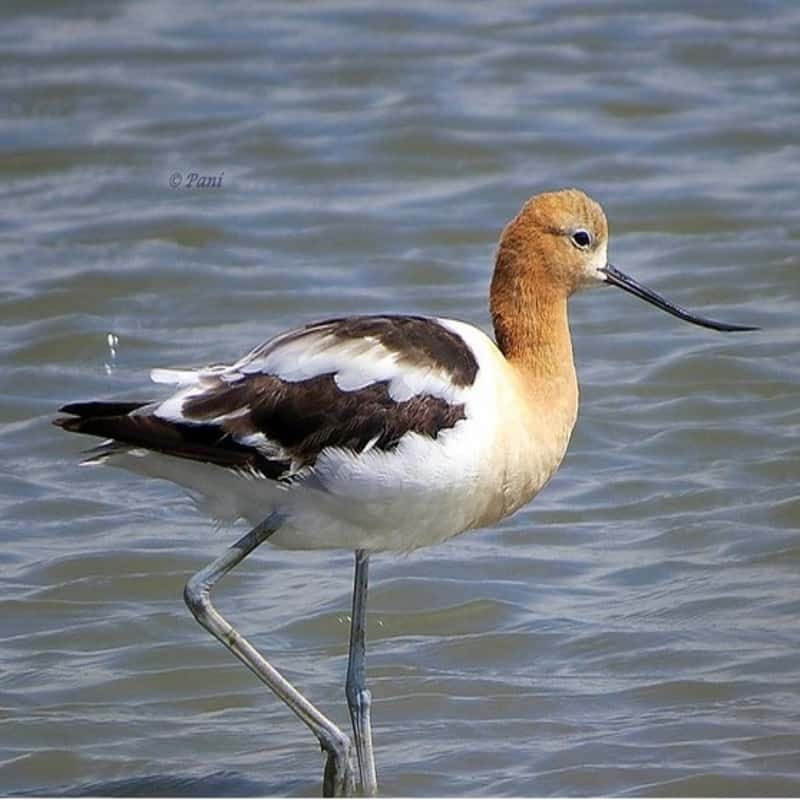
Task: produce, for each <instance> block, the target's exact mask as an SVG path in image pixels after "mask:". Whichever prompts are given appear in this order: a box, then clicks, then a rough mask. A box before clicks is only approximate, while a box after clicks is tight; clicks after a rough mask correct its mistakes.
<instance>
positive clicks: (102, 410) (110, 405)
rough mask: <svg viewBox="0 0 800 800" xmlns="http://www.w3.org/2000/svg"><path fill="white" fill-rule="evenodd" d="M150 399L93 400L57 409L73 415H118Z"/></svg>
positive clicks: (129, 411) (146, 403)
mask: <svg viewBox="0 0 800 800" xmlns="http://www.w3.org/2000/svg"><path fill="white" fill-rule="evenodd" d="M149 403H150V401H149V400H148V401H145V402H127V403H114V402H104V401H102V400H93V401H91V402H88V403H68V404H67V405H65V406H61V408H59V409H58V410H59V411H60V412H62V413H63V414H71V415H72V416H74V417H119V416H123V415H125V414H130V413H131V411H136V409H137V408H142V406H146V405H149Z"/></svg>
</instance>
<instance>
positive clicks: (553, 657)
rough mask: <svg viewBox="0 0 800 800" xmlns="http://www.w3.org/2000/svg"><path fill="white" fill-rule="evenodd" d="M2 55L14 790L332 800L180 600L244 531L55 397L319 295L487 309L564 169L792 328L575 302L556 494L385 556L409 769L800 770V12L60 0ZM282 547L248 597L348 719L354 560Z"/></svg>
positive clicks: (647, 236)
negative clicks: (498, 274) (101, 449)
mask: <svg viewBox="0 0 800 800" xmlns="http://www.w3.org/2000/svg"><path fill="white" fill-rule="evenodd" d="M0 44H1V45H2V46H0V107H2V109H3V113H2V118H1V119H0V186H1V187H2V189H1V191H2V214H1V215H0V279H2V284H0V321H1V324H2V340H0V348H1V352H2V358H3V365H2V373H0V380H2V392H1V393H0V425H1V426H2V427H1V428H0V430H2V437H1V438H0V464H2V469H0V531H2V543H3V553H4V556H3V559H2V564H3V566H2V571H1V572H0V574H2V581H1V582H0V726H1V727H0V730H2V735H0V792H3V793H55V794H61V793H69V794H85V793H93V794H106V795H115V794H120V795H153V794H161V795H164V794H167V795H170V794H184V795H187V794H192V795H197V794H203V795H213V794H220V795H254V794H266V795H271V794H289V795H303V794H316V793H318V791H319V781H320V777H321V769H322V761H321V756H320V752H319V748H318V747H317V746H316V743H315V741H314V740H313V738H312V737H311V736H310V735H309V734H308V732H307V731H306V730H305V729H304V728H303V727H302V726H301V725H300V724H299V723H298V722H297V721H296V720H295V719H293V718H292V717H291V715H290V714H289V713H288V712H287V711H286V710H285V709H284V708H283V707H282V706H281V704H280V703H279V702H277V701H276V700H275V698H274V697H272V696H271V695H270V694H269V693H268V692H267V691H266V690H265V689H264V688H263V687H262V686H261V685H260V684H259V683H258V682H257V681H256V680H255V678H254V677H253V676H251V675H250V673H248V672H247V671H246V670H245V669H244V668H242V667H241V666H239V665H238V664H236V663H235V662H234V661H233V660H232V659H231V657H230V656H229V654H228V653H227V652H226V651H225V650H224V649H223V648H222V647H220V646H219V645H218V644H217V643H216V642H214V641H213V640H211V639H210V637H209V636H208V635H207V634H206V633H205V632H204V631H203V630H202V629H201V628H200V627H199V626H198V625H197V624H196V623H195V622H194V621H193V620H192V619H191V617H190V616H189V614H188V613H187V611H186V610H185V608H184V606H183V603H182V601H181V591H182V587H183V583H184V580H185V579H186V577H187V576H188V575H189V574H191V573H192V572H194V571H196V570H197V569H199V568H200V567H201V566H202V565H204V564H205V563H206V562H208V561H209V560H210V559H211V558H213V557H214V556H215V555H216V554H218V553H219V552H220V551H221V550H222V549H223V548H224V547H225V545H226V544H227V543H229V542H230V541H232V540H233V538H234V537H235V536H236V535H237V533H238V532H237V531H234V530H223V531H216V530H215V529H214V527H213V525H212V524H211V523H209V522H208V521H207V520H206V519H204V518H203V517H202V516H200V515H199V514H198V513H197V512H196V511H195V510H194V509H193V508H192V506H191V505H190V504H189V503H188V501H186V500H184V499H183V497H182V495H181V494H180V493H179V492H178V491H177V490H176V489H174V488H173V487H171V486H170V485H168V484H161V483H159V482H155V481H152V482H150V481H145V480H143V479H140V478H137V477H135V476H132V475H128V474H126V473H124V472H121V471H117V470H113V469H106V468H93V469H92V468H78V467H77V466H76V465H77V463H78V460H79V457H80V454H79V451H80V449H81V447H82V446H83V444H84V443H82V442H81V441H80V440H78V439H77V438H76V437H71V436H68V435H66V434H64V433H62V432H60V431H58V430H56V429H55V428H53V427H52V426H51V425H50V424H49V421H50V419H51V418H52V416H53V414H54V411H55V409H56V407H57V406H58V405H60V404H62V403H64V402H69V401H71V400H77V399H88V398H94V397H124V396H129V397H130V396H132V397H133V398H145V399H146V398H148V397H150V396H151V395H152V394H153V393H154V392H157V391H158V390H157V389H154V388H151V387H150V386H149V384H148V370H149V368H150V367H151V366H176V365H196V364H202V363H207V362H209V361H222V360H226V359H231V358H235V357H236V356H238V355H239V354H240V353H242V352H243V351H245V350H246V349H248V348H249V347H251V346H252V345H254V344H256V343H258V342H259V341H261V340H263V339H265V338H267V337H268V336H270V335H272V334H274V333H276V332H278V331H280V330H282V329H284V328H285V327H287V326H291V325H296V324H298V323H299V322H301V321H308V320H311V319H314V318H317V317H324V316H334V315H337V314H342V313H350V312H357V311H363V312H375V311H385V310H393V311H414V312H418V313H428V314H441V315H448V316H454V317H458V318H461V319H465V320H468V321H470V322H472V323H474V324H477V325H479V326H481V327H484V328H486V329H488V324H489V318H488V313H487V309H486V289H487V282H488V279H489V275H490V271H491V266H492V255H493V249H494V246H495V242H496V240H497V236H498V234H499V231H500V229H501V227H502V225H503V224H504V223H505V221H506V220H507V219H508V218H509V217H510V216H511V215H513V214H514V213H515V212H516V210H517V209H518V207H519V206H520V204H521V203H522V202H523V201H524V199H525V198H526V197H528V196H529V195H530V194H533V193H535V192H537V191H541V190H543V189H548V188H555V187H560V186H565V185H577V186H580V187H582V188H584V189H586V190H587V191H589V192H590V193H591V194H592V195H594V196H595V197H597V198H598V199H599V200H600V201H601V202H603V204H604V205H605V207H606V210H607V212H608V215H609V218H610V222H611V228H612V247H611V257H612V259H613V260H614V262H615V263H616V264H618V265H619V266H620V267H621V268H623V269H625V270H627V271H630V272H632V273H633V274H635V275H636V276H637V277H639V278H640V279H641V280H643V281H645V282H647V283H649V284H651V285H653V286H654V287H655V288H657V289H659V290H660V291H663V292H664V293H666V294H668V295H669V296H671V297H672V298H673V299H675V300H676V301H677V302H680V303H682V304H686V305H688V306H690V307H692V308H695V309H697V310H699V311H701V312H703V313H707V314H709V315H712V316H717V317H719V318H722V319H726V320H727V319H729V320H731V321H742V322H752V323H754V324H757V325H760V326H762V328H763V330H762V331H761V332H759V333H756V334H740V335H728V336H726V335H724V334H719V333H714V332H711V331H704V330H701V329H698V328H692V327H690V326H687V325H684V324H682V323H680V322H678V321H677V320H675V319H673V318H670V317H668V316H666V315H663V314H660V313H659V312H657V311H656V310H654V309H653V308H652V307H650V306H647V305H644V304H642V303H640V302H638V301H636V300H635V299H633V298H632V297H630V296H629V295H624V294H622V293H621V292H616V291H612V290H610V289H609V290H606V291H597V292H594V293H589V294H587V295H585V296H581V297H578V298H576V299H575V300H574V301H573V303H572V312H571V322H572V329H573V334H574V339H575V349H576V359H577V362H578V370H579V375H580V378H581V385H582V398H581V399H582V407H581V415H580V419H579V423H578V427H577V430H576V433H575V436H574V438H573V441H572V446H571V449H570V452H569V454H568V456H567V458H566V461H565V463H564V465H563V467H562V469H561V471H560V472H559V474H558V475H557V476H556V478H555V479H554V480H553V482H552V484H551V485H550V486H549V487H548V488H547V489H546V490H545V492H544V493H543V494H542V495H541V496H540V497H539V498H538V499H537V500H536V501H535V502H534V503H533V504H532V505H531V506H530V507H529V508H526V509H524V510H523V511H521V512H520V513H518V514H517V515H516V516H514V517H513V518H511V519H509V520H507V521H505V522H504V523H503V524H501V525H498V526H497V527H496V528H494V529H492V530H488V531H482V532H476V533H471V534H468V535H465V536H463V537H461V538H459V539H456V540H454V541H452V542H450V543H448V544H445V545H442V546H440V547H436V548H432V549H429V550H424V551H420V552H416V553H414V554H412V555H410V556H395V555H389V554H386V555H381V556H378V557H376V558H374V559H373V568H372V575H371V578H372V588H371V595H370V613H371V616H370V623H369V636H370V647H369V674H370V679H371V684H372V688H373V691H374V694H375V698H376V701H375V709H374V714H375V736H376V746H377V757H378V768H379V778H380V781H381V786H382V790H383V792H384V793H386V794H402V795H433V794H436V795H442V794H444V795H453V794H466V795H475V796H477V795H489V794H491V795H531V794H533V795H552V794H557V795H573V796H577V795H587V794H612V795H630V794H640V795H721V794H725V795H741V794H755V795H777V794H795V795H796V794H800V696H798V693H799V692H800V535H798V530H797V529H798V523H800V501H798V488H797V487H798V480H799V479H800V467H799V464H800V418H798V388H800V366H799V365H798V355H797V354H798V328H799V327H800V326H799V325H798V311H799V310H800V309H799V307H798V302H797V295H798V286H799V285H800V279H799V278H798V275H799V274H800V273H798V255H797V251H798V244H799V243H800V225H798V211H797V209H798V206H799V205H800V203H799V202H798V185H800V166H799V165H800V147H799V146H798V145H799V144H800V142H799V141H798V130H799V129H800V101H799V100H798V98H800V6H798V5H797V4H796V3H793V2H785V3H779V2H773V3H770V2H762V3H754V2H753V3H749V2H744V1H742V2H722V0H720V1H719V2H706V3H692V2H672V3H664V4H655V3H647V2H643V1H642V2H636V0H610V2H605V3H596V2H588V1H587V2H582V1H576V2H566V3H561V2H558V3H557V2H549V3H548V2H539V3H529V4H522V3H512V2H508V3H479V2H475V3H459V4H450V3H444V2H435V1H432V0H429V1H428V2H424V3H404V4H400V5H393V6H390V5H389V4H384V5H383V6H382V5H381V4H378V3H375V4H368V3H357V2H353V3H339V2H329V3H315V2H304V3H286V4H279V3H272V4H268V5H267V4H264V5H259V4H255V3H252V4H251V3H247V2H242V3H226V4H224V6H223V5H222V4H219V5H218V4H215V3H211V2H196V3H192V4H189V3H186V4H180V5H179V4H177V3H161V2H154V1H153V2H139V1H134V0H131V2H120V3H114V4H111V3H102V2H83V3H73V4H69V6H67V5H63V4H60V3H56V2H46V1H45V0H37V1H36V2H27V3H5V4H3V5H2V6H0ZM192 173H196V174H197V178H194V179H193V178H192V177H191V175H192ZM201 177H205V178H207V179H210V178H215V179H217V180H215V181H214V183H216V184H218V185H216V186H209V185H206V186H205V187H203V188H201V187H199V186H198V184H199V183H201V180H200V178H201ZM171 181H172V182H173V183H175V184H180V186H176V187H175V188H173V187H172V186H171V185H170V182H171ZM202 183H205V184H209V183H211V181H210V180H206V181H202ZM189 184H191V185H189ZM109 334H112V335H113V336H112V338H111V339H110V340H109V338H108V337H109ZM113 337H117V338H116V339H115V338H113ZM263 550H264V552H259V553H257V554H256V555H254V556H253V557H252V558H251V559H249V560H248V561H247V562H246V563H245V564H244V565H242V567H241V568H240V569H239V570H238V571H237V572H236V573H235V574H233V575H232V576H231V577H230V578H229V579H228V580H227V581H226V582H225V583H224V584H223V586H222V587H221V589H220V593H219V598H220V604H221V606H222V608H223V610H225V611H227V612H229V613H230V615H231V616H232V618H233V619H234V620H235V621H236V622H238V623H239V624H240V626H241V628H242V630H243V631H245V632H246V633H247V634H249V635H251V636H252V638H253V640H254V641H255V642H256V643H257V644H258V645H259V646H260V647H262V648H263V649H264V650H265V652H266V653H268V654H269V655H270V656H271V657H272V658H273V659H274V662H275V663H276V665H278V666H279V667H281V668H283V669H285V671H286V673H287V675H288V676H289V677H290V678H291V679H293V680H295V681H296V682H297V684H298V685H299V686H300V687H301V688H302V689H303V690H304V691H306V692H307V693H308V694H309V695H310V696H311V697H312V698H313V699H314V700H316V701H317V702H318V703H319V704H320V705H321V706H322V707H323V708H324V709H325V710H326V711H328V712H329V713H330V714H331V715H332V716H333V718H334V719H336V720H337V721H338V722H340V723H341V724H342V725H346V724H347V714H346V708H345V703H344V696H343V688H342V687H343V681H344V668H345V650H346V639H347V631H348V625H347V614H348V612H349V603H350V583H351V570H352V564H351V555H350V554H348V553H306V554H303V553H296V554H292V553H285V552H281V551H277V550H275V549H270V548H268V547H265V548H263Z"/></svg>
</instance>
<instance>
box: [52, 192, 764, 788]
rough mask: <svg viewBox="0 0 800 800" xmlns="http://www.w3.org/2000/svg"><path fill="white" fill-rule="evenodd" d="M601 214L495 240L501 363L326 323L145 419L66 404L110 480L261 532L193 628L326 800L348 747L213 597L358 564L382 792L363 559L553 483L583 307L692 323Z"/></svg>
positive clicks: (570, 212) (571, 198) (504, 509)
mask: <svg viewBox="0 0 800 800" xmlns="http://www.w3.org/2000/svg"><path fill="white" fill-rule="evenodd" d="M607 242H608V226H607V222H606V218H605V215H604V214H603V211H602V209H601V208H600V206H599V205H598V204H597V203H596V202H594V201H593V200H591V199H590V198H589V197H587V196H586V195H585V194H583V193H582V192H580V191H577V190H575V189H569V190H564V191H560V192H553V193H549V194H541V195H538V196H537V197H534V198H532V199H531V200H529V201H528V202H527V203H526V204H525V205H524V206H523V208H522V210H521V211H520V213H519V214H518V215H517V216H516V217H515V218H514V219H513V220H512V221H511V222H510V223H509V224H508V225H507V226H506V228H505V230H504V231H503V234H502V237H501V239H500V246H499V249H498V251H497V259H496V263H495V270H494V276H493V278H492V284H491V296H490V305H491V313H492V320H493V322H494V331H495V337H496V341H497V344H495V343H494V342H492V340H491V339H489V337H488V336H486V335H485V334H484V333H483V332H482V331H480V330H478V329H477V328H474V327H473V326H471V325H468V324H466V323H464V322H457V321H455V320H450V319H428V318H423V317H416V316H394V315H380V316H362V317H349V318H343V319H331V320H326V321H324V322H318V323H316V324H312V325H306V326H305V327H304V328H299V329H297V330H292V331H289V332H288V333H284V334H281V335H279V336H276V337H275V338H273V339H270V340H269V341H267V342H265V343H264V344H262V345H259V346H258V347H256V348H255V350H253V351H251V352H250V353H248V354H247V355H246V356H244V357H243V358H242V359H240V360H239V361H237V362H236V363H235V364H233V365H230V366H225V365H214V366H211V367H207V368H205V369H198V370H172V369H157V370H154V371H153V373H152V379H153V380H154V381H155V382H156V383H165V384H172V385H174V386H177V387H178V389H177V391H176V392H175V393H174V394H172V395H171V396H170V397H167V398H166V399H165V400H157V401H153V402H147V403H141V402H134V403H125V402H89V403H73V404H70V405H67V406H64V407H63V408H62V409H61V411H63V412H64V413H66V414H69V415H70V416H68V417H60V418H58V419H57V420H56V424H58V425H60V426H61V427H62V428H65V429H66V430H68V431H75V432H78V433H88V434H92V435H95V436H103V437H106V438H107V441H105V442H103V443H102V444H100V445H99V446H98V447H97V448H96V449H94V450H93V451H91V456H90V458H89V459H87V463H100V462H105V463H109V464H115V465H118V466H123V467H126V468H129V469H132V470H134V471H137V472H140V473H144V474H146V475H151V476H157V477H160V478H167V479H169V480H172V481H174V482H175V483H178V484H181V485H182V486H184V487H185V488H186V489H188V491H189V493H190V494H191V495H192V496H193V497H194V498H195V500H196V501H197V502H198V504H199V505H200V506H201V507H202V508H204V509H205V510H207V511H208V513H210V514H211V515H212V516H213V517H215V518H216V519H219V520H228V521H232V520H236V519H240V518H241V519H244V520H246V521H248V522H249V523H250V524H251V525H253V526H255V527H253V529H252V530H251V531H250V532H249V533H248V534H247V535H246V536H244V537H243V538H242V539H240V540H239V541H238V542H236V544H234V545H233V546H232V547H231V548H230V549H229V550H228V551H227V552H225V553H224V554H223V555H222V556H221V557H220V558H218V559H217V560H216V561H214V562H212V563H211V564H209V566H207V567H206V568H205V569H203V570H201V571H200V572H199V573H197V575H195V576H194V577H193V578H191V579H190V580H189V581H188V583H187V584H186V591H185V600H186V603H187V605H188V606H189V608H190V609H191V611H192V613H193V614H194V616H195V617H196V618H197V620H198V621H199V622H200V624H201V625H203V626H204V627H205V628H207V629H208V630H209V631H210V632H211V633H212V634H213V635H214V636H215V637H216V638H217V639H219V640H220V641H221V642H222V643H223V644H224V645H225V646H226V647H227V648H228V649H229V650H231V651H232V652H233V653H234V654H235V655H236V656H237V657H238V658H239V659H241V661H243V662H244V663H245V664H246V665H247V666H248V667H249V668H250V669H252V670H253V671H254V672H255V673H256V674H257V675H258V676H259V677H260V678H261V679H262V680H263V681H264V682H265V683H266V684H267V685H268V686H269V687H270V688H271V689H272V690H273V691H274V692H275V693H276V694H277V695H278V696H279V697H280V698H281V699H282V700H283V701H284V702H285V703H287V705H289V707H290V708H291V709H292V710H293V711H294V712H295V713H296V714H297V715H298V716H299V717H300V719H302V720H303V722H305V723H306V725H308V726H309V728H310V729H311V730H312V731H313V732H314V734H315V735H316V736H317V738H318V739H319V741H320V744H321V745H322V748H323V750H324V751H325V752H326V754H327V758H326V767H325V778H324V786H323V788H324V791H325V793H326V794H336V795H340V794H349V793H350V792H351V791H352V790H353V789H354V784H355V778H354V771H353V768H352V765H351V743H350V739H349V737H348V736H346V735H345V734H344V733H343V732H342V731H341V730H340V729H339V728H338V727H337V726H336V725H335V724H334V723H333V722H331V721H330V720H329V719H328V718H327V717H326V716H325V715H323V714H322V713H321V712H320V711H319V710H318V709H317V708H316V707H314V706H313V705H312V704H311V703H310V702H309V701H308V700H307V699H306V698H305V697H304V696H303V695H302V694H300V693H299V692H298V691H297V690H296V689H295V688H294V687H293V686H292V685H291V684H289V683H288V682H287V681H286V680H285V679H284V678H283V677H282V676H281V675H280V673H278V672H277V671H276V670H275V669H274V668H273V667H272V666H271V665H270V664H269V662H268V661H267V660H266V659H265V658H264V657H263V656H262V655H261V654H260V653H259V652H258V651H257V650H256V649H255V648H254V647H253V646H252V645H251V644H250V643H249V642H248V641H247V640H246V639H245V638H244V637H243V636H241V634H239V633H238V631H236V629H235V628H233V626H232V625H230V623H228V622H227V621H226V620H225V619H224V618H223V617H222V615H221V614H220V613H219V612H218V611H217V610H216V609H215V608H214V606H213V605H212V603H211V599H210V593H211V589H212V587H213V586H214V585H215V584H216V583H217V581H219V580H220V579H221V578H222V577H223V576H224V575H225V574H226V573H227V572H229V571H230V570H231V569H233V567H235V566H236V565H237V564H238V563H239V562H240V561H241V560H242V559H244V558H245V557H246V556H247V555H248V554H249V553H251V552H252V551H253V550H254V549H255V548H256V547H257V546H258V545H260V544H261V543H262V542H264V541H265V540H266V539H269V540H270V541H271V542H272V543H273V544H276V545H278V546H280V547H286V548H296V549H309V548H349V549H352V550H355V585H354V590H353V615H352V624H351V632H350V655H349V661H348V669H347V681H346V695H347V700H348V705H349V708H350V715H351V718H352V723H353V731H354V742H355V750H356V756H357V762H358V771H359V778H360V782H361V788H362V791H363V792H364V793H365V794H374V793H375V791H376V790H377V779H376V774H375V761H374V756H373V749H372V734H371V714H370V707H371V694H370V692H369V690H368V689H367V686H366V681H365V638H366V637H365V614H366V594H367V569H368V563H369V554H370V553H371V552H372V551H375V550H402V551H409V550H412V549H414V548H417V547H422V546H423V545H429V544H434V543H437V542H443V541H444V540H445V539H449V538H450V537H452V536H455V535H456V534H458V533H462V532H463V531H466V530H469V529H471V528H480V527H484V526H487V525H492V524H493V523H495V522H497V521H498V520H501V519H503V518H504V517H506V516H508V515H509V514H512V513H513V512H514V511H516V510H517V509H518V508H520V507H521V506H523V505H524V504H525V503H527V502H528V501H529V500H531V499H532V498H533V497H534V496H535V495H536V494H537V492H539V491H540V490H541V489H542V487H544V485H545V484H546V483H547V482H548V481H549V480H550V478H551V477H552V476H553V473H554V472H555V471H556V469H558V466H559V464H560V463H561V460H562V458H563V457H564V453H565V452H566V449H567V444H568V443H569V439H570V435H571V434H572V429H573V426H574V425H575V419H576V416H577V411H578V384H577V380H576V376H575V365H574V363H573V358H572V343H571V340H570V333H569V327H568V322H567V299H568V298H569V297H570V295H572V294H573V293H574V292H575V291H577V290H579V289H583V288H587V287H591V286H602V285H604V284H612V285H614V286H618V287H620V288H621V289H624V290H625V291H628V292H631V293H632V294H634V295H636V296H637V297H640V298H642V299H644V300H647V301H648V302H649V303H652V304H653V305H655V306H657V307H659V308H661V309H663V310H664V311H667V312H669V313H670V314H673V315H674V316H677V317H680V318H681V319H684V320H687V321H689V322H693V323H695V324H697V325H703V326H705V327H707V328H714V329H715V330H721V331H745V330H756V329H755V328H752V327H749V326H744V325H729V324H726V323H721V322H715V321H713V320H710V319H706V318H703V317H698V316H695V315H694V314H691V313H689V312H688V311H685V310H684V309H682V308H679V307H678V306H675V305H673V304H672V303H670V302H669V301H668V300H665V299H664V298H663V297H661V296H660V295H658V294H656V293H655V292H653V291H652V290H650V289H648V288H646V287H644V286H642V285H641V284H639V283H637V282H635V281H634V280H633V279H632V278H630V277H628V276H627V275H625V274H624V273H623V272H621V271H619V270H618V269H616V268H615V267H613V266H611V264H609V263H608V261H607V258H606V246H607Z"/></svg>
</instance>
